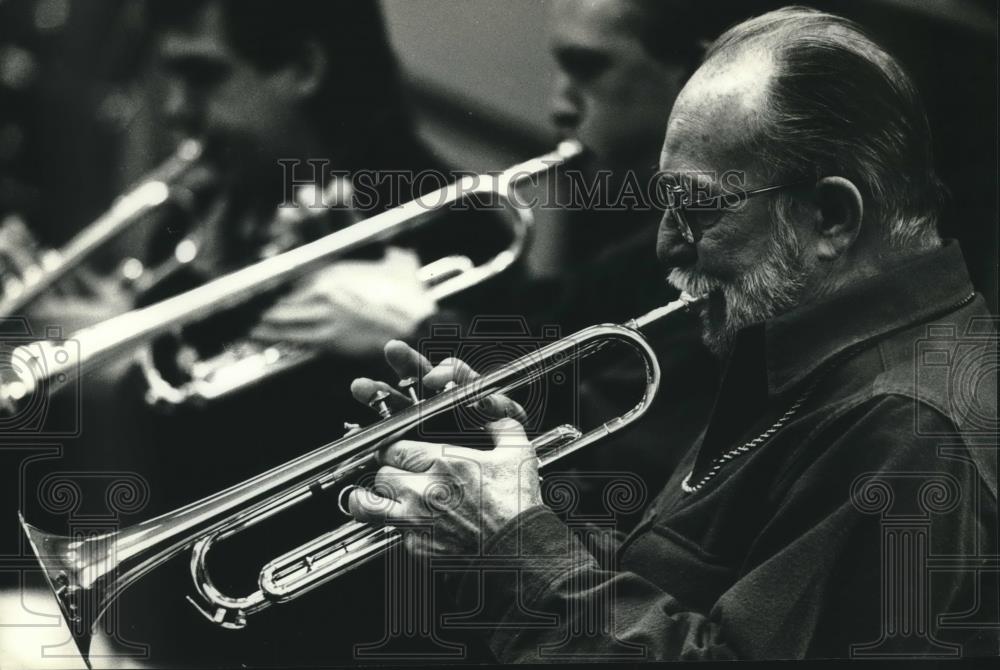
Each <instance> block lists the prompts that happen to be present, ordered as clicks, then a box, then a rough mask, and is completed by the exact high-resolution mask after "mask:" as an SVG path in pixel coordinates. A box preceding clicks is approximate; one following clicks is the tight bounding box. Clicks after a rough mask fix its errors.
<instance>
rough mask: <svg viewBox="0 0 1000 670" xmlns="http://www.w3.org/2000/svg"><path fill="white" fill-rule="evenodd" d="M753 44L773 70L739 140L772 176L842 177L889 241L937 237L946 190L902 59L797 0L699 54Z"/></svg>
mask: <svg viewBox="0 0 1000 670" xmlns="http://www.w3.org/2000/svg"><path fill="white" fill-rule="evenodd" d="M754 49H761V50H764V51H767V52H768V54H769V55H771V56H772V57H773V58H774V62H775V74H774V76H773V78H772V80H771V81H770V85H769V90H768V95H767V96H765V100H766V102H765V103H764V105H765V107H764V108H763V109H762V111H761V113H760V114H759V115H758V116H757V117H756V118H755V119H754V120H753V121H752V126H753V128H752V131H751V133H750V137H749V138H748V140H747V142H748V144H750V145H751V146H749V148H750V149H751V150H752V151H753V152H754V153H755V154H756V155H757V156H759V157H760V159H761V160H762V161H763V163H764V164H765V165H768V166H769V167H770V169H771V170H772V175H771V176H772V178H775V179H778V178H782V179H788V178H799V177H816V178H820V177H823V176H828V175H839V176H843V177H845V178H848V179H850V180H851V181H853V182H854V183H855V185H856V186H857V187H858V188H859V189H860V190H861V192H862V196H863V197H864V199H865V210H866V213H871V214H872V215H873V216H874V218H875V219H876V220H879V221H881V222H882V223H883V224H884V226H885V238H884V239H885V241H886V242H887V243H888V244H889V245H891V246H892V247H895V248H900V249H921V248H929V247H934V246H937V245H939V244H940V237H939V235H938V232H937V219H938V212H939V211H940V209H941V207H942V204H943V201H944V197H945V190H944V186H943V185H942V183H941V181H940V180H939V179H938V177H937V174H936V173H935V171H934V166H933V157H932V149H931V134H930V127H929V124H928V122H927V116H926V114H925V112H924V107H923V104H922V102H921V100H920V96H919V94H918V92H917V90H916V87H915V86H914V85H913V82H912V80H911V79H910V77H909V76H908V75H907V74H906V72H905V71H904V70H903V68H902V66H901V65H900V64H899V63H898V62H897V61H896V60H895V59H894V58H893V57H892V56H890V55H889V54H888V53H887V52H886V51H884V50H883V49H882V48H881V47H880V46H878V45H877V44H876V43H875V42H874V41H873V40H872V39H871V38H869V37H868V36H867V35H866V34H865V33H864V31H863V30H862V29H861V28H860V27H859V26H858V25H857V24H855V23H854V22H852V21H849V20H847V19H844V18H841V17H839V16H835V15H832V14H827V13H824V12H820V11H817V10H814V9H809V8H804V7H786V8H784V9H779V10H776V11H773V12H769V13H767V14H764V15H761V16H758V17H756V18H753V19H750V20H748V21H745V22H743V23H741V24H739V25H736V26H734V27H733V28H731V29H729V30H728V31H727V32H725V33H724V34H723V35H722V36H721V37H719V38H718V39H717V40H716V41H715V42H714V43H713V44H712V46H711V47H710V48H709V50H708V52H707V54H706V56H705V62H710V61H712V60H713V59H716V58H719V59H729V58H732V57H734V56H737V55H739V54H744V53H746V51H748V50H754ZM774 202H775V207H781V206H785V205H787V198H775V200H774Z"/></svg>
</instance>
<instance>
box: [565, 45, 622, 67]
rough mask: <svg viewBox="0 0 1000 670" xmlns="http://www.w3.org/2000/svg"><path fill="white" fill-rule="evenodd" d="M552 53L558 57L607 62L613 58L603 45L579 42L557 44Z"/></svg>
mask: <svg viewBox="0 0 1000 670" xmlns="http://www.w3.org/2000/svg"><path fill="white" fill-rule="evenodd" d="M552 53H553V54H555V56H556V58H558V59H564V58H565V59H569V60H584V61H593V62H597V63H605V62H607V61H610V60H611V55H610V54H609V53H608V52H607V51H606V50H605V49H604V48H602V47H601V46H598V45H592V46H581V45H579V44H556V45H555V46H554V47H552Z"/></svg>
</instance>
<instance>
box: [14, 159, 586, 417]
mask: <svg viewBox="0 0 1000 670" xmlns="http://www.w3.org/2000/svg"><path fill="white" fill-rule="evenodd" d="M582 152H583V147H582V145H581V144H580V143H579V142H577V141H575V140H567V141H564V142H561V143H560V144H559V146H558V147H557V149H556V150H555V151H553V152H550V153H547V154H545V155H543V156H539V157H537V158H533V159H531V160H528V161H525V162H523V163H520V164H518V165H515V166H513V167H511V168H508V169H507V170H505V171H504V172H502V173H500V174H499V175H495V176H493V178H484V177H480V176H475V175H466V176H465V177H463V178H462V179H461V180H459V181H458V182H455V183H453V184H450V185H448V186H446V187H443V188H441V189H438V190H437V191H434V192H432V193H429V194H425V195H424V196H421V197H419V198H417V199H415V200H412V201H410V202H407V203H405V204H403V205H400V206H398V207H396V208H394V209H391V210H388V211H385V212H382V213H380V214H376V215H374V216H371V217H369V218H367V219H364V220H363V221H359V222H358V223H355V224H353V225H351V226H348V227H347V228H344V229H342V230H339V231H337V232H334V233H331V234H329V235H326V236H325V237H321V238H320V239H318V240H316V241H314V242H310V243H307V244H303V245H301V246H299V247H296V248H294V249H292V250H290V251H286V252H284V253H281V254H278V255H276V256H272V257H271V258H267V259H265V260H262V261H259V262H257V263H255V264H253V265H250V266H247V267H245V268H243V269H241V270H238V271H236V272H233V273H231V274H228V275H225V276H223V277H220V278H218V279H216V280H214V281H211V282H208V283H207V284H204V285H202V286H200V287H198V288H196V289H193V290H191V291H188V292H186V293H181V294H179V295H176V296H174V297H172V298H168V299H167V300H164V301H162V302H159V303H156V304H153V305H150V306H148V307H144V308H141V309H137V310H134V311H132V312H128V313H126V314H122V315H120V316H117V317H114V318H112V319H109V320H107V321H104V322H103V323H99V324H97V325H95V326H92V327H90V328H85V329H83V330H80V331H77V332H76V333H74V334H73V335H72V336H71V337H70V338H69V339H67V340H63V341H54V340H49V341H38V342H33V343H30V344H27V345H25V346H23V347H18V348H17V349H15V350H14V352H13V356H12V359H13V362H12V366H11V367H12V368H13V370H14V373H15V375H16V379H13V380H12V381H10V382H8V383H7V384H6V385H5V386H3V387H0V401H3V400H4V399H5V398H6V399H7V403H8V404H14V403H16V402H19V401H21V400H22V399H23V398H25V397H26V396H28V395H30V394H35V393H38V392H46V391H45V390H41V389H47V392H49V393H52V392H54V391H56V390H58V388H59V387H61V386H64V385H65V384H67V383H68V382H70V381H71V380H73V379H75V378H76V377H77V376H78V375H79V374H81V373H82V372H84V371H86V369H88V368H91V367H94V366H97V365H100V364H101V363H104V362H106V361H108V360H110V359H112V358H114V357H116V356H118V355H121V354H122V353H125V352H128V351H131V350H134V349H136V348H139V347H140V346H142V345H144V344H146V343H148V342H150V341H151V340H153V339H155V338H158V337H161V336H167V335H170V334H176V333H177V332H178V331H179V329H180V328H182V327H184V326H186V325H188V324H191V323H194V322H198V321H202V320H204V319H205V318H207V317H209V316H211V315H214V314H216V313H218V312H219V311H221V310H225V309H230V308H233V307H237V306H239V305H241V304H243V303H245V302H247V301H248V300H250V299H252V298H254V297H255V296H257V295H260V294H262V293H264V292H266V291H270V290H271V289H274V288H277V287H280V286H282V285H284V284H286V283H288V282H289V281H291V280H294V279H296V278H298V277H301V276H303V275H305V274H307V273H308V272H310V271H312V270H316V269H318V268H319V267H321V266H323V265H324V264H327V263H329V262H331V261H332V260H335V259H337V258H340V257H342V256H344V255H345V254H347V253H350V252H352V251H354V250H356V249H359V248H362V247H365V246H368V245H371V244H373V243H378V242H385V241H388V240H391V239H393V238H394V237H396V236H397V235H399V234H401V233H405V232H407V231H410V230H413V229H415V228H418V227H421V226H424V225H425V224H426V223H428V222H429V221H430V220H431V219H433V217H434V215H435V213H437V212H439V211H442V210H444V209H446V208H448V207H450V206H453V205H457V204H461V203H463V202H465V201H466V200H467V199H470V198H474V197H483V198H495V199H496V200H497V202H498V204H499V205H500V206H501V207H502V208H503V211H504V212H505V213H506V214H507V221H506V223H507V225H509V226H510V228H511V230H512V232H513V235H512V242H511V243H510V245H509V246H508V247H507V248H506V249H503V250H501V251H500V252H499V253H497V254H496V255H495V256H494V257H492V258H491V259H488V260H486V261H484V262H483V263H481V264H479V265H474V264H473V263H472V262H471V260H469V259H468V258H465V257H455V256H450V257H445V258H443V259H439V260H438V261H434V262H432V263H430V264H429V265H427V266H425V267H424V268H423V269H422V270H421V272H420V276H421V277H422V278H423V280H424V281H425V283H428V284H430V289H429V290H430V291H431V292H432V294H433V296H434V297H435V298H436V299H438V300H440V299H442V298H446V297H448V296H451V295H454V294H456V293H459V292H461V291H463V290H465V289H467V288H470V287H472V286H475V285H477V284H479V283H481V282H483V281H485V280H487V279H489V278H491V277H494V276H496V275H498V274H500V273H501V272H503V271H504V270H506V269H507V268H508V267H509V266H510V265H511V264H513V263H514V261H515V260H516V259H517V258H518V257H519V256H520V255H521V253H522V251H523V249H524V246H525V244H526V241H527V236H528V232H529V230H530V228H531V225H532V224H533V215H532V212H531V209H530V208H529V207H528V206H527V204H526V203H522V202H520V201H518V199H517V198H515V197H512V194H513V193H514V189H515V187H517V186H518V185H520V184H523V183H524V182H527V181H530V180H531V179H534V178H537V177H538V176H539V175H541V174H543V173H545V172H547V171H549V170H551V169H554V168H556V167H558V166H560V165H562V164H563V163H565V162H566V161H569V160H571V159H573V158H575V157H577V156H578V155H580V154H581V153H582ZM428 203H431V204H428ZM246 344H248V343H244V342H240V343H237V345H235V346H230V347H227V351H226V352H224V353H223V354H222V355H221V356H217V357H215V359H209V360H207V361H199V362H198V363H196V364H195V365H193V366H192V369H194V370H195V371H196V372H197V371H198V370H201V372H197V374H196V375H195V376H194V377H193V378H192V379H191V380H189V381H188V382H187V383H185V384H182V385H180V386H173V385H172V384H170V383H168V382H167V381H166V380H165V379H164V377H163V376H161V375H160V374H159V373H158V371H157V370H156V369H155V366H154V365H153V363H152V361H151V354H150V352H149V350H148V349H147V350H146V351H144V352H143V353H142V354H141V355H140V366H141V367H142V368H143V370H144V372H145V375H146V379H147V381H148V382H149V384H150V387H149V393H147V399H151V400H156V401H161V402H164V403H167V404H180V403H184V402H187V401H189V400H194V401H199V400H201V401H206V400H211V399H213V398H217V397H220V396H224V395H227V394H229V393H232V392H234V391H236V390H239V389H242V388H245V387H247V386H250V385H252V384H256V383H258V382H259V381H261V380H263V379H265V378H266V377H269V376H271V375H273V374H276V373H278V372H281V371H283V370H286V369H288V368H290V367H292V366H295V365H299V364H302V363H303V362H306V361H308V360H310V359H312V358H313V357H314V356H315V355H316V354H315V353H314V352H311V351H308V350H302V349H298V350H297V349H295V348H294V347H282V346H277V347H268V348H266V349H261V348H259V347H258V348H253V347H246V346H244V345H246ZM244 349H245V350H246V351H243V350H244Z"/></svg>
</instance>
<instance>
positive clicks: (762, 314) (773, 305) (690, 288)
mask: <svg viewBox="0 0 1000 670" xmlns="http://www.w3.org/2000/svg"><path fill="white" fill-rule="evenodd" d="M770 242H771V243H770V245H769V246H768V250H767V253H766V255H765V257H764V258H763V259H761V260H760V262H758V263H756V264H755V265H754V266H753V270H751V271H750V272H747V273H744V274H743V275H740V276H739V277H737V278H736V279H735V280H734V281H732V282H725V281H722V280H720V279H717V278H716V277H712V276H709V275H705V274H701V273H698V272H695V271H694V270H692V269H690V268H674V269H673V270H671V271H670V275H669V276H668V278H667V281H668V282H669V283H670V285H671V286H673V287H674V288H676V289H677V290H679V291H686V292H687V293H690V294H691V295H695V296H699V295H709V294H716V296H717V295H718V294H719V293H721V295H722V298H723V302H724V304H725V308H724V314H722V316H721V319H720V318H718V317H717V316H716V317H715V318H713V316H712V315H711V314H710V313H709V312H708V311H702V340H703V341H704V342H705V345H706V346H707V347H708V348H709V350H711V351H712V352H713V353H714V354H715V355H716V356H719V357H720V358H724V357H725V356H727V355H728V354H729V352H730V351H731V350H732V347H733V344H734V342H735V340H736V334H737V333H738V332H739V331H740V330H742V329H743V328H746V327H747V326H749V325H751V324H754V323H760V322H762V321H766V320H767V319H770V318H772V317H774V316H776V315H778V314H781V313H783V312H786V311H788V310H789V309H791V308H793V307H795V306H796V305H797V304H798V303H799V301H800V299H801V297H802V293H803V291H804V289H805V286H806V279H807V275H808V270H807V269H806V265H805V262H804V260H803V252H802V248H801V245H800V244H799V240H798V237H797V236H796V235H795V231H794V228H793V227H792V226H791V225H790V224H788V223H785V222H783V221H780V220H779V219H778V218H775V220H774V224H773V225H772V227H771V240H770Z"/></svg>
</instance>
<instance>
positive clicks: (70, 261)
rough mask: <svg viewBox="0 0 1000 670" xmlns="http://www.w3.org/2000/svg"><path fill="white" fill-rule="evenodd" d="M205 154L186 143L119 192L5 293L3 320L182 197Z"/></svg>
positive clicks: (193, 142)
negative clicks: (181, 188) (185, 181)
mask: <svg viewBox="0 0 1000 670" xmlns="http://www.w3.org/2000/svg"><path fill="white" fill-rule="evenodd" d="M203 153H204V149H203V145H202V143H201V142H200V141H198V140H194V139H187V140H184V141H182V142H181V143H180V144H179V145H178V147H177V149H176V150H175V151H174V153H173V154H172V155H171V156H170V157H169V158H168V159H167V160H166V161H164V162H163V163H162V164H161V165H160V166H158V167H157V168H156V169H154V170H153V171H152V172H150V173H149V174H147V175H146V176H145V177H143V178H142V179H141V180H140V181H139V182H138V183H137V184H136V185H135V186H134V187H132V188H131V189H129V190H128V191H126V192H125V193H123V194H122V195H120V196H118V198H116V199H115V201H114V203H113V204H112V205H111V207H110V209H108V211H107V212H105V213H104V214H102V215H101V216H100V217H99V218H98V219H97V220H95V221H94V222H93V223H91V224H90V225H88V226H87V227H86V228H84V229H83V230H82V231H81V232H79V233H78V234H77V235H76V236H75V237H73V239H72V240H70V241H69V242H68V243H67V244H66V245H65V246H64V247H62V248H61V249H59V250H55V249H49V250H47V251H45V252H44V253H43V254H42V255H41V257H40V259H39V263H38V266H37V267H34V268H29V269H28V270H27V271H26V276H25V277H24V278H22V281H21V282H19V283H20V285H19V286H17V288H16V290H9V289H10V287H9V286H8V287H7V288H8V290H7V291H6V292H5V294H4V295H3V296H0V318H4V317H11V316H20V315H21V314H22V313H23V312H24V310H26V309H27V308H28V307H30V306H31V305H32V304H33V303H34V302H35V301H36V300H38V299H39V298H40V297H42V296H43V295H44V294H45V293H46V292H47V291H48V290H49V289H51V288H52V287H53V286H54V285H55V284H57V283H58V282H59V281H60V280H61V279H63V278H65V277H66V276H67V275H69V274H70V273H72V272H73V271H74V270H76V269H77V268H79V267H80V266H81V264H83V263H84V262H85V261H86V260H88V259H89V258H91V257H92V256H93V254H94V252H96V251H97V250H99V249H101V248H102V247H104V246H105V245H106V244H107V243H108V242H110V241H111V240H113V239H115V238H117V237H118V236H119V235H121V234H122V233H124V232H125V231H126V230H127V229H129V228H130V227H132V226H133V225H134V224H135V223H136V222H138V221H141V220H143V218H144V217H145V216H146V215H147V214H149V213H150V212H152V211H154V210H156V209H158V208H160V207H161V206H163V205H164V204H166V203H168V202H171V201H174V200H178V199H181V198H182V196H180V195H179V193H178V192H177V190H176V186H177V183H178V181H179V180H181V179H182V178H183V177H184V176H185V175H186V174H187V173H188V172H189V170H190V169H191V168H192V167H193V166H195V165H196V164H198V161H199V160H200V159H201V157H202V155H203Z"/></svg>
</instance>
